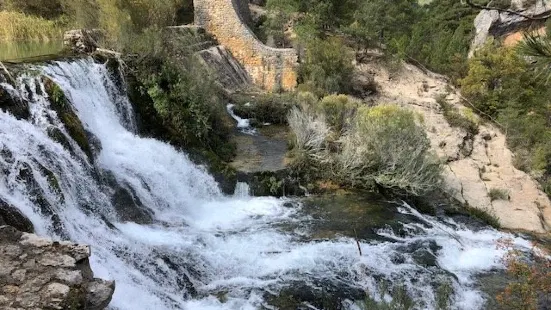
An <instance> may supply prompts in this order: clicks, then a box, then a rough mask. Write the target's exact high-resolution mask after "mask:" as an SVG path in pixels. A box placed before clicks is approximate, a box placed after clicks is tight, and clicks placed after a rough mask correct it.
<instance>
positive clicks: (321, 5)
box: [267, 0, 488, 81]
mask: <svg viewBox="0 0 551 310" xmlns="http://www.w3.org/2000/svg"><path fill="white" fill-rule="evenodd" d="M335 2H336V1H335V0H322V1H319V0H316V1H314V0H269V1H268V6H267V7H268V9H269V11H270V12H271V13H270V14H268V21H267V23H268V24H270V25H271V26H270V27H273V26H274V25H276V27H275V28H276V29H277V30H278V31H280V33H281V28H282V26H283V25H284V24H286V23H287V22H288V21H289V20H291V21H293V24H294V30H295V32H296V33H297V35H298V41H300V43H301V44H302V45H306V46H307V48H308V47H309V46H310V44H309V43H308V42H312V41H315V40H325V39H326V38H327V37H333V36H336V35H338V36H341V37H344V38H345V41H346V42H347V43H348V44H349V45H350V46H352V47H353V48H354V50H355V51H356V56H357V57H358V59H359V60H361V59H362V58H363V55H364V54H365V52H366V51H367V50H368V49H370V48H380V49H383V50H384V51H386V52H387V53H388V54H391V55H393V56H394V57H397V58H399V59H405V60H408V61H412V62H414V63H415V64H416V65H419V64H420V65H422V66H424V67H426V68H428V69H430V70H433V71H436V72H439V73H445V74H449V75H450V76H451V77H452V80H453V81H455V80H456V79H457V78H460V77H463V76H464V75H465V74H466V63H467V54H468V51H469V46H470V41H471V39H472V38H473V34H474V32H473V29H474V27H473V21H474V18H475V16H476V15H477V14H478V11H477V10H476V9H473V8H471V7H469V6H467V5H465V4H464V3H462V1H456V0H441V1H431V2H430V3H428V4H424V5H420V4H419V3H418V1H417V0H393V1H392V3H389V1H388V0H369V1H366V0H346V1H344V2H342V1H341V2H339V3H335ZM482 2H483V4H486V3H487V2H488V1H482ZM270 18H272V19H273V20H271V19H270ZM285 19H287V21H285ZM326 48H330V47H329V46H327V47H326Z"/></svg>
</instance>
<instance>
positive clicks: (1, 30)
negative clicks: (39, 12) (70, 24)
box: [0, 11, 65, 42]
mask: <svg viewBox="0 0 551 310" xmlns="http://www.w3.org/2000/svg"><path fill="white" fill-rule="evenodd" d="M63 24H64V23H63V22H62V21H60V20H55V21H54V20H47V19H43V18H40V17H34V16H30V15H26V14H23V13H17V12H8V11H0V25H1V27H0V42H21V41H27V42H28V41H50V40H55V39H59V40H60V39H61V38H62V35H63V31H64V30H65V28H64V25H63Z"/></svg>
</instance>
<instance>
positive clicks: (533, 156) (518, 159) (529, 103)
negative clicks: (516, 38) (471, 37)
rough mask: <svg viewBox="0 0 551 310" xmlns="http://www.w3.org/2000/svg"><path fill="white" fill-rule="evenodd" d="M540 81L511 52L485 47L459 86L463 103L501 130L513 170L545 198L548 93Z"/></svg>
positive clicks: (550, 154)
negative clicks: (529, 178) (529, 176)
mask: <svg viewBox="0 0 551 310" xmlns="http://www.w3.org/2000/svg"><path fill="white" fill-rule="evenodd" d="M521 51H522V49H521ZM544 80H545V79H542V78H541V76H540V75H539V73H538V70H533V69H532V68H531V67H530V65H529V64H528V63H527V62H526V60H525V59H523V58H522V55H519V54H518V51H517V50H515V49H511V48H506V47H497V46H496V45H495V44H493V43H490V44H488V45H487V46H485V47H484V48H483V49H481V50H480V51H478V52H477V53H476V54H475V57H473V59H471V61H470V62H469V74H468V75H467V76H466V77H465V78H464V79H462V80H461V81H460V84H461V90H462V93H463V96H464V97H465V98H466V100H467V101H468V102H469V103H470V104H472V105H473V106H474V107H475V109H476V110H477V111H478V112H479V113H480V114H482V116H484V117H486V118H490V119H492V120H495V121H497V122H498V123H499V124H500V125H501V127H502V129H503V130H504V131H505V133H506V135H507V143H508V146H509V147H510V148H511V149H512V150H513V151H514V152H515V158H514V163H515V165H516V167H517V168H519V169H522V170H524V171H527V172H530V173H531V174H532V175H533V176H535V177H537V178H538V180H539V181H540V183H541V184H542V185H543V187H544V190H545V191H546V193H547V194H551V187H550V186H548V184H550V181H549V180H550V176H551V165H550V163H551V143H550V142H549V141H551V140H550V139H551V123H550V118H549V117H550V109H549V108H550V104H551V102H550V101H549V98H550V96H549V95H551V92H550V89H549V87H548V86H547V85H546V84H545V81H544Z"/></svg>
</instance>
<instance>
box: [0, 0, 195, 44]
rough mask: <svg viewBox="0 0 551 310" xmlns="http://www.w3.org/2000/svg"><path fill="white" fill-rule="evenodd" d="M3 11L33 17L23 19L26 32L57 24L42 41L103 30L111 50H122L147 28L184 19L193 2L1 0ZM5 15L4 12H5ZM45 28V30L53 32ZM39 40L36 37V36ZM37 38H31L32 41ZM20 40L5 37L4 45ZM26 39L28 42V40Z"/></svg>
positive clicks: (8, 25)
mask: <svg viewBox="0 0 551 310" xmlns="http://www.w3.org/2000/svg"><path fill="white" fill-rule="evenodd" d="M0 8H1V9H2V10H4V11H7V12H10V13H12V14H16V13H20V14H25V15H30V16H32V17H33V19H24V20H23V19H22V21H24V22H25V23H24V24H25V25H27V24H30V26H29V25H27V26H26V28H33V29H35V28H36V29H40V28H42V27H43V26H45V25H44V23H45V21H44V20H47V21H49V22H50V23H55V24H56V25H58V26H59V27H60V28H59V29H58V31H57V32H55V33H52V32H48V31H45V32H44V33H43V35H42V37H47V38H50V39H51V38H55V37H57V38H60V39H61V36H60V34H59V33H60V32H62V31H63V30H67V29H69V28H101V29H102V30H104V31H105V33H106V36H107V41H106V42H105V44H106V45H107V46H108V47H111V48H115V49H122V48H123V47H124V46H125V45H124V44H126V43H128V42H131V41H126V40H125V39H126V38H128V37H130V36H131V35H133V34H141V33H142V32H143V30H144V29H146V28H148V27H157V28H161V27H165V26H168V25H173V24H174V23H175V22H176V20H177V18H178V17H179V16H180V15H182V13H181V10H182V9H187V10H190V8H191V1H190V0H165V1H156V0H117V1H113V0H28V1H19V0H1V1H0ZM3 13H4V12H3ZM0 25H2V26H3V28H10V27H13V26H10V25H19V23H17V24H10V23H9V21H8V20H6V21H2V20H0ZM50 28H51V26H50V27H44V29H50ZM34 37H36V35H35V36H34ZM34 37H32V36H31V37H30V38H31V39H32V38H34ZM13 38H15V39H18V37H4V38H3V40H4V41H9V40H12V39H13ZM23 39H26V38H25V37H24V38H23Z"/></svg>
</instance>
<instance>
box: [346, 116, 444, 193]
mask: <svg viewBox="0 0 551 310" xmlns="http://www.w3.org/2000/svg"><path fill="white" fill-rule="evenodd" d="M340 142H341V145H342V151H341V152H340V154H339V155H338V156H337V159H336V165H337V167H338V171H339V172H340V175H341V179H342V180H343V181H346V182H350V183H351V184H352V185H354V186H359V187H363V186H366V185H369V184H370V183H371V182H375V183H376V184H378V185H380V186H383V187H385V188H387V189H391V190H395V191H397V192H399V193H401V194H411V195H414V196H422V195H425V194H427V193H429V192H431V191H432V190H435V189H437V188H438V187H439V185H440V184H441V165H440V162H439V161H438V159H437V158H436V157H435V155H433V154H431V153H430V142H429V140H428V138H427V136H426V133H425V131H424V129H423V128H422V127H421V126H419V125H418V123H417V118H416V116H415V114H414V113H413V112H410V111H407V110H403V109H400V108H398V107H397V106H393V105H384V106H378V107H374V108H367V107H361V108H360V109H359V111H358V114H357V116H356V118H355V123H354V127H353V128H352V129H351V130H350V131H349V132H347V133H346V134H345V135H344V136H343V137H342V139H341V140H340Z"/></svg>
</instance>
